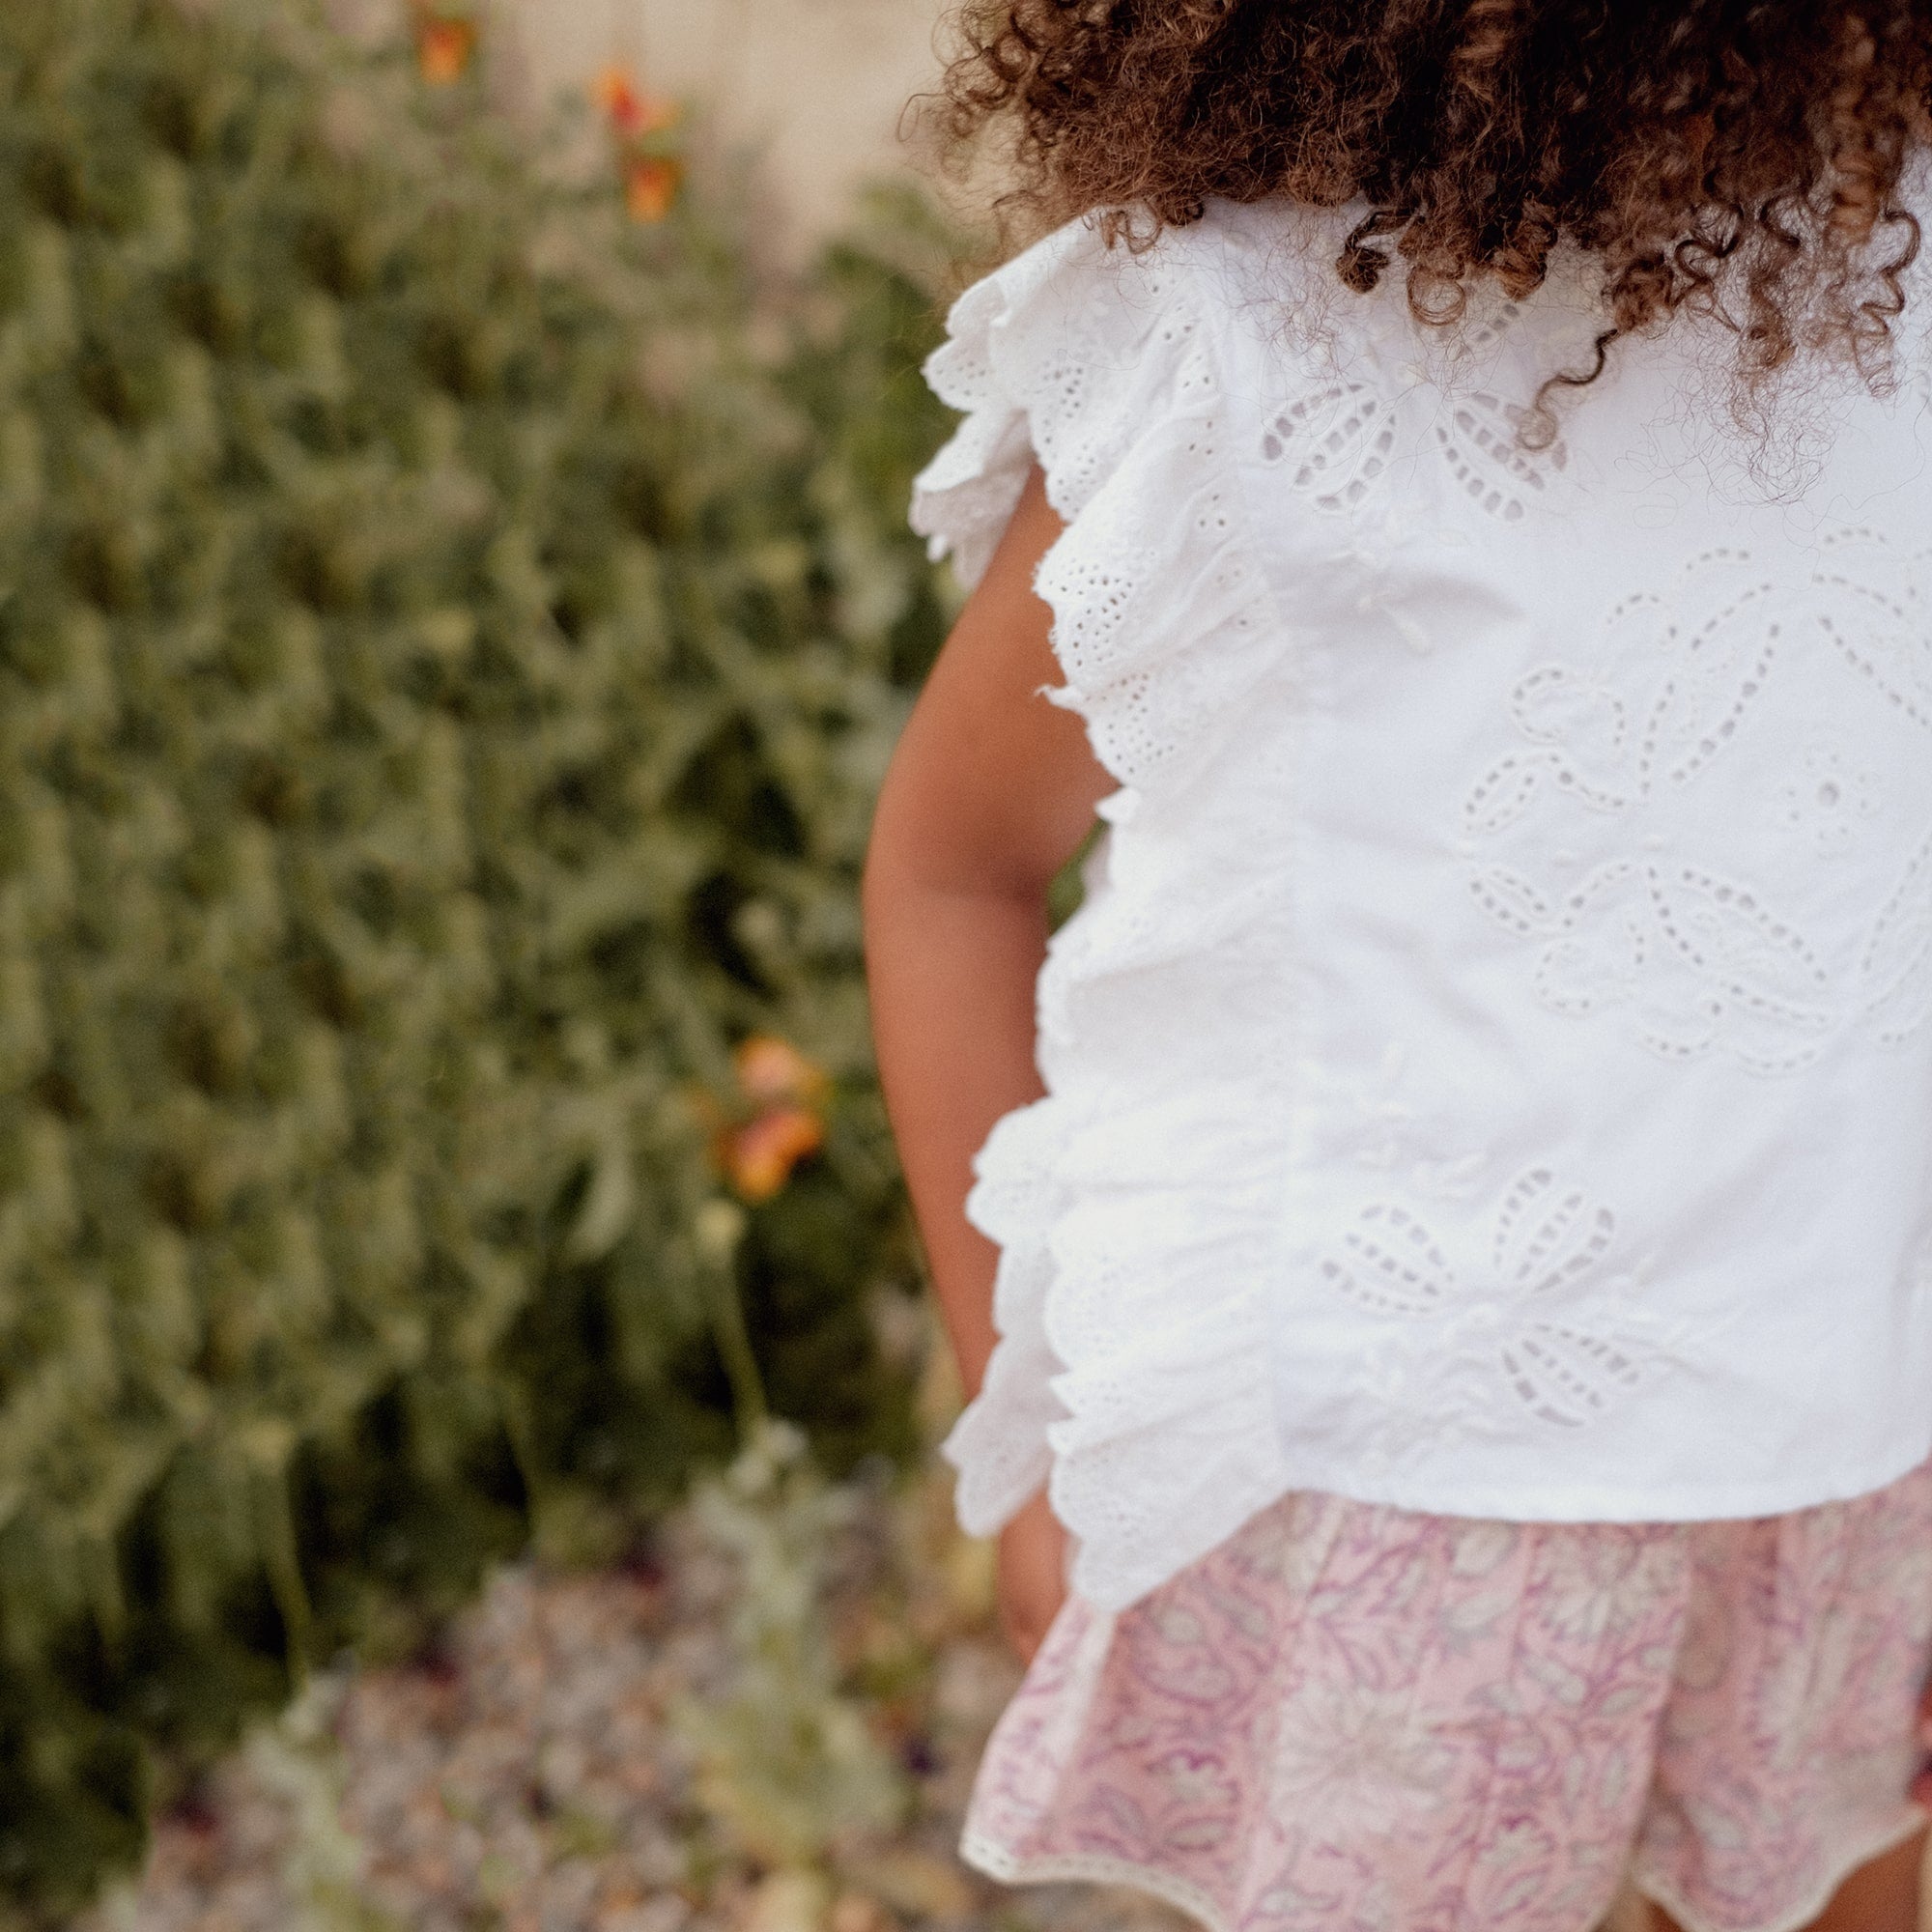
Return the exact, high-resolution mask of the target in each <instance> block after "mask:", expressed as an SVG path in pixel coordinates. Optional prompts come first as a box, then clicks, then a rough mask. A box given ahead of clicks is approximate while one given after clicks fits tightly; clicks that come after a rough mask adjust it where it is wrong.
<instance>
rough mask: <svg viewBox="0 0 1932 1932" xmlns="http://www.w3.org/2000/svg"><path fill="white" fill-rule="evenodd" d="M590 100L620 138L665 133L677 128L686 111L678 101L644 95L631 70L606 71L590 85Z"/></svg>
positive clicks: (619, 68)
mask: <svg viewBox="0 0 1932 1932" xmlns="http://www.w3.org/2000/svg"><path fill="white" fill-rule="evenodd" d="M590 98H591V99H593V100H595V101H596V103H597V105H598V106H599V107H600V108H601V109H602V110H603V113H604V118H605V119H606V120H607V121H609V122H610V124H611V127H612V128H614V129H615V130H616V131H617V132H618V133H619V134H621V135H623V136H625V137H626V138H629V137H631V136H633V135H639V134H662V133H665V132H667V131H668V129H670V128H675V127H676V126H677V124H678V122H679V120H680V119H682V117H683V113H684V110H683V108H682V107H680V106H679V105H678V103H677V102H676V101H675V100H660V99H656V98H655V97H653V96H651V95H648V94H645V93H644V92H643V91H642V90H641V89H640V88H639V86H638V83H637V81H636V80H635V79H634V78H633V77H632V74H631V71H630V70H629V69H628V68H623V67H617V66H615V65H614V64H613V65H611V66H610V67H607V68H605V69H604V70H603V71H601V72H600V73H599V74H598V76H597V78H596V79H595V80H594V81H593V82H592V83H591V87H590Z"/></svg>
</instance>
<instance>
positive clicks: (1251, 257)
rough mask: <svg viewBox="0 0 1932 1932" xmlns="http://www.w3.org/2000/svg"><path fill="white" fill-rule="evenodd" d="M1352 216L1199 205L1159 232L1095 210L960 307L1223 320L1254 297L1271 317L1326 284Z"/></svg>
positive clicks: (1274, 206)
mask: <svg viewBox="0 0 1932 1932" xmlns="http://www.w3.org/2000/svg"><path fill="white" fill-rule="evenodd" d="M1358 216H1359V211H1351V210H1331V209H1315V208H1306V207H1302V206H1299V205H1297V204H1295V203H1293V202H1288V201H1282V200H1267V201H1259V202H1249V203H1242V202H1234V201H1226V200H1220V199H1214V200H1209V201H1208V202H1207V203H1206V204H1205V206H1204V207H1203V209H1202V212H1201V213H1200V214H1199V215H1198V216H1197V217H1196V218H1195V219H1193V220H1191V221H1186V222H1169V223H1166V224H1156V223H1154V222H1153V221H1152V220H1151V218H1150V217H1149V216H1148V215H1147V214H1146V213H1144V212H1142V211H1139V210H1136V209H1131V208H1108V209H1096V210H1094V211H1093V212H1091V213H1086V214H1082V215H1077V216H1075V217H1074V219H1072V220H1071V221H1068V222H1066V223H1065V224H1064V225H1063V226H1061V227H1059V228H1056V229H1054V230H1053V231H1052V232H1051V233H1049V234H1046V235H1043V236H1041V237H1040V238H1039V239H1038V240H1037V241H1035V242H1033V243H1032V245H1031V246H1029V247H1027V248H1025V249H1022V250H1021V251H1020V252H1019V253H1018V254H1016V255H1015V256H1013V258H1012V259H1011V260H1010V261H1009V262H1008V263H1007V264H1006V265H1005V266H1004V267H1003V268H1001V269H998V270H995V271H994V272H993V273H991V274H990V275H988V276H986V277H985V279H984V280H983V281H980V282H979V283H976V284H975V285H974V287H973V288H972V289H970V290H968V291H967V293H966V295H965V296H964V297H963V298H961V304H960V306H961V308H963V309H967V310H969V311H970V310H972V309H980V308H983V309H991V308H993V307H995V306H998V307H1000V308H1002V309H1004V310H1006V311H1008V312H1009V313H1014V312H1019V311H1023V310H1025V309H1027V308H1030V307H1033V306H1035V305H1037V306H1039V307H1040V308H1042V309H1045V310H1052V309H1057V308H1060V307H1062V306H1064V305H1069V304H1074V303H1078V304H1080V305H1082V306H1087V307H1091V306H1093V305H1095V304H1099V305H1107V304H1119V305H1120V306H1122V307H1123V308H1125V309H1127V310H1129V311H1133V312H1145V311H1147V310H1149V309H1151V308H1159V307H1162V306H1172V305H1179V306H1193V307H1196V308H1198V309H1201V310H1203V311H1205V312H1208V313H1214V312H1217V311H1219V312H1225V313H1226V314H1227V315H1228V316H1229V318H1230V319H1231V320H1233V319H1237V318H1238V317H1239V316H1240V315H1241V314H1243V313H1244V312H1245V311H1246V310H1247V309H1248V308H1249V307H1250V306H1251V305H1252V304H1253V303H1254V302H1255V301H1256V300H1257V299H1260V298H1264V299H1265V300H1266V301H1267V302H1268V303H1270V304H1271V305H1272V306H1273V308H1274V309H1275V311H1276V312H1277V314H1278V313H1279V311H1280V309H1281V308H1282V306H1283V305H1284V304H1287V305H1288V306H1290V307H1293V306H1294V305H1296V303H1297V301H1298V300H1299V299H1307V298H1313V297H1314V296H1316V295H1317V294H1318V293H1319V292H1320V290H1321V287H1322V286H1323V285H1324V282H1325V281H1332V280H1333V263H1334V258H1335V255H1336V253H1337V251H1338V249H1339V247H1340V245H1341V242H1342V241H1343V239H1344V238H1345V237H1346V235H1347V232H1348V229H1349V228H1350V225H1351V224H1352V222H1353V221H1354V220H1355V219H1356V218H1358ZM955 313H958V311H956V310H955Z"/></svg>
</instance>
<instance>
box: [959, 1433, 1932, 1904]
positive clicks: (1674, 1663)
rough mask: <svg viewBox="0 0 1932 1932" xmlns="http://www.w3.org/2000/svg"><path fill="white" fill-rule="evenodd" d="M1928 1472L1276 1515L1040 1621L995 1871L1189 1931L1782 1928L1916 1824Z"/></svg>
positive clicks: (987, 1838)
mask: <svg viewBox="0 0 1932 1932" xmlns="http://www.w3.org/2000/svg"><path fill="white" fill-rule="evenodd" d="M1928 1664H1932V1463H1928V1464H1926V1465H1924V1466H1922V1467H1920V1468H1919V1469H1918V1470H1915V1471H1914V1472H1913V1473H1912V1474H1910V1475H1908V1476H1906V1477H1904V1478H1902V1479H1901V1480H1899V1481H1898V1482H1896V1483H1893V1484H1891V1485H1889V1487H1888V1488H1886V1489H1883V1490H1880V1491H1877V1492H1874V1493H1872V1494H1870V1495H1866V1496H1862V1497H1860V1498H1858V1499H1856V1500H1854V1501H1850V1502H1842V1503H1831V1504H1826V1505H1823V1506H1821V1507H1819V1508H1815V1509H1808V1510H1800V1511H1796V1512H1793V1513H1791V1514H1789V1515H1784V1516H1776V1517H1767V1518H1759V1519H1754V1520H1747V1521H1736V1522H1696V1523H1635V1524H1628V1523H1626V1524H1603V1523H1588V1524H1556V1523H1508V1522H1491V1521H1480V1520H1471V1519H1467V1518H1450V1517H1438V1516H1423V1515H1415V1514H1410V1513H1407V1512H1405V1511H1400V1510H1393V1509H1387V1508H1383V1507H1381V1506H1379V1505H1374V1504H1367V1503H1355V1502H1349V1501H1345V1500H1343V1499H1341V1498H1339V1497H1335V1496H1330V1495H1321V1494H1315V1493H1301V1494H1296V1495H1292V1496H1289V1497H1287V1498H1285V1499H1284V1500H1283V1501H1281V1502H1279V1503H1277V1504H1276V1505H1275V1506H1274V1507H1273V1508H1271V1509H1269V1510H1268V1511H1266V1512H1264V1514H1263V1515H1261V1516H1259V1517H1257V1518H1255V1519H1254V1520H1252V1521H1250V1522H1249V1523H1248V1524H1247V1526H1246V1527H1245V1528H1243V1529H1242V1530H1241V1531H1239V1533H1238V1534H1236V1536H1234V1537H1233V1538H1232V1539H1230V1540H1229V1541H1228V1542H1227V1543H1225V1544H1224V1545H1222V1546H1221V1548H1218V1549H1217V1550H1215V1551H1214V1552H1213V1553H1212V1554H1211V1555H1209V1556H1208V1557H1206V1558H1204V1559H1203V1560H1202V1561H1200V1562H1199V1563H1197V1564H1195V1565H1194V1566H1193V1567H1192V1568H1190V1569H1188V1570H1186V1571H1184V1572H1183V1573H1182V1574H1181V1575H1180V1576H1179V1577H1176V1578H1174V1580H1173V1581H1171V1582H1169V1583H1167V1584H1166V1585H1164V1586H1163V1587H1162V1588H1160V1589H1159V1590H1157V1591H1155V1592H1154V1593H1153V1594H1152V1595H1151V1596H1150V1597H1147V1598H1144V1599H1143V1600H1142V1601H1141V1602H1140V1603H1138V1604H1136V1605H1134V1606H1133V1607H1131V1608H1130V1609H1127V1610H1125V1611H1123V1612H1122V1613H1120V1614H1118V1615H1115V1616H1109V1615H1106V1614H1104V1613H1102V1612H1100V1611H1098V1610H1095V1609H1094V1608H1093V1607H1092V1606H1091V1605H1087V1604H1085V1603H1083V1602H1081V1601H1080V1600H1079V1599H1077V1598H1076V1599H1074V1600H1073V1601H1071V1602H1070V1603H1069V1604H1068V1605H1067V1606H1066V1608H1065V1610H1064V1611H1063V1612H1062V1614H1061V1617H1060V1619H1059V1621H1058V1622H1057V1623H1056V1624H1055V1626H1054V1628H1053V1630H1052V1632H1051V1634H1049V1636H1048V1638H1047V1640H1046V1642H1045V1644H1044V1646H1043V1647H1042V1648H1041V1650H1040V1653H1039V1655H1038V1657H1037V1659H1036V1661H1035V1662H1034V1665H1033V1668H1032V1669H1031V1671H1030V1672H1029V1673H1028V1675H1027V1678H1026V1682H1025V1683H1024V1685H1023V1686H1022V1687H1021V1689H1020V1691H1019V1694H1018V1695H1017V1696H1016V1697H1015V1699H1014V1700H1013V1702H1012V1704H1011V1705H1010V1706H1009V1709H1008V1711H1007V1712H1006V1715H1005V1716H1004V1718H1003V1719H1001V1721H1000V1724H999V1727H998V1729H997V1730H996V1731H995V1733H994V1736H993V1740H992V1743H991V1745H990V1746H989V1747H988V1749H987V1753H986V1758H985V1761H984V1763H983V1765H982V1766H981V1768H980V1777H979V1782H978V1786H977V1788H976V1791H975V1796H974V1803H973V1807H972V1811H971V1815H970V1817H969V1819H968V1823H967V1832H966V1841H965V1853H966V1856H967V1858H968V1859H969V1860H970V1861H972V1862H974V1863H975V1864H977V1865H979V1866H980V1868H981V1869H983V1870H985V1871H988V1872H991V1873H992V1874H994V1875H995V1876H996V1877H1000V1878H1004V1879H1008V1880H1011V1881H1015V1882H1030V1881H1036V1880H1047V1879H1061V1880H1064V1879H1067V1878H1083V1879H1094V1880H1097V1881H1101V1882H1104V1883H1108V1884H1126V1885H1135V1886H1139V1887H1141V1888H1142V1889H1146V1890H1149V1891H1151V1892H1154V1893H1157V1894H1158V1895H1160V1896H1162V1897H1164V1898H1166V1899H1168V1900H1169V1901H1170V1902H1172V1903H1173V1904H1175V1905H1177V1906H1179V1908H1181V1909H1182V1910H1183V1911H1185V1912H1187V1913H1188V1914H1190V1915H1191V1916H1192V1917H1194V1918H1198V1919H1199V1920H1200V1921H1201V1922H1202V1923H1203V1924H1204V1925H1206V1926H1208V1927H1210V1928H1213V1932H1590V1928H1592V1927H1594V1926H1596V1925H1598V1924H1599V1923H1600V1922H1601V1921H1602V1920H1603V1918H1604V1917H1605V1914H1606V1913H1607V1912H1608V1911H1609V1909H1610V1907H1611V1904H1612V1901H1613V1899H1614V1897H1615V1895H1616V1894H1617V1892H1618V1890H1619V1889H1620V1887H1621V1886H1622V1885H1624V1884H1625V1883H1626V1882H1629V1883H1632V1884H1634V1886H1635V1888H1636V1889H1638V1890H1640V1891H1642V1892H1644V1893H1646V1894H1648V1895H1649V1896H1650V1897H1652V1898H1654V1899H1656V1900H1657V1901H1658V1902H1659V1903H1660V1904H1661V1905H1662V1906H1663V1907H1665V1909H1667V1910H1668V1911H1669V1912H1671V1913H1672V1914H1673V1915H1674V1916H1675V1917H1676V1918H1678V1919H1679V1921H1680V1922H1681V1923H1682V1924H1683V1925H1685V1926H1686V1927H1688V1928H1690V1932H1793V1928H1796V1927H1799V1926H1802V1925H1804V1924H1806V1923H1807V1922H1808V1921H1809V1920H1810V1919H1811V1918H1813V1917H1815V1916H1816V1914H1817V1913H1818V1912H1819V1911H1821V1910H1822V1909H1823V1907H1824V1906H1825V1904H1826V1902H1827V1901H1828V1900H1829V1898H1830V1897H1831V1895H1832V1893H1833V1891H1834V1890H1835V1889H1837V1886H1838V1885H1839V1883H1840V1882H1841V1881H1842V1880H1843V1879H1844V1877H1845V1876H1846V1875H1847V1874H1848V1873H1849V1872H1851V1871H1852V1870H1853V1869H1854V1868H1856V1867H1857V1866H1858V1865H1860V1864H1861V1863H1863V1862H1864V1861H1866V1860H1868V1859H1870V1858H1873V1857H1876V1856H1877V1855H1878V1854H1879V1853H1880V1852H1883V1851H1885V1850H1887V1849H1889V1847H1891V1846H1892V1845H1894V1844H1896V1843H1898V1842H1899V1841H1901V1840H1902V1839H1904V1838H1905V1837H1907V1836H1909V1835H1910V1834H1911V1833H1913V1832H1914V1831H1916V1830H1917V1829H1918V1827H1919V1826H1920V1825H1921V1824H1922V1823H1923V1822H1924V1814H1923V1813H1922V1812H1921V1811H1920V1810H1919V1809H1918V1807H1916V1806H1915V1805H1914V1804H1912V1803H1911V1802H1910V1801H1909V1799H1908V1798H1907V1796H1906V1792H1907V1786H1908V1784H1909V1782H1910V1780H1911V1777H1912V1775H1913V1773H1914V1771H1915V1769H1916V1768H1917V1761H1918V1747H1917V1716H1916V1714H1917V1705H1918V1694H1919V1690H1920V1687H1921V1685H1922V1683H1923V1682H1924V1680H1925V1678H1926V1674H1927V1668H1928Z"/></svg>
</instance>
